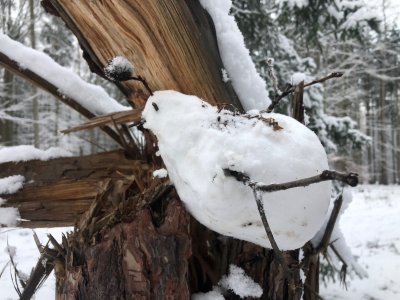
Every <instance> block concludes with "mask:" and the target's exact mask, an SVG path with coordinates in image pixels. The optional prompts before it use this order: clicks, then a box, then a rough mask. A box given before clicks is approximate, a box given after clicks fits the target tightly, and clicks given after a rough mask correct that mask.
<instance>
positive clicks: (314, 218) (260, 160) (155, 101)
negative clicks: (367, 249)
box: [142, 91, 331, 250]
mask: <svg viewBox="0 0 400 300" xmlns="http://www.w3.org/2000/svg"><path fill="white" fill-rule="evenodd" d="M155 107H157V108H158V110H156V109H155ZM142 117H143V119H144V120H145V125H144V126H145V127H146V128H148V129H149V130H151V131H152V132H153V133H154V134H155V135H156V136H157V139H158V147H159V152H160V154H161V157H162V159H163V161H164V163H165V166H166V168H167V170H168V175H169V177H170V179H171V181H172V182H173V183H174V185H175V187H176V190H177V192H178V194H179V196H180V198H181V199H182V201H183V202H184V203H185V206H186V208H187V209H188V211H189V212H190V213H191V214H192V215H193V216H194V217H195V218H196V219H197V220H198V221H199V222H200V223H202V224H204V225H205V226H207V227H208V228H210V229H212V230H214V231H216V232H218V233H220V234H223V235H227V236H231V237H235V238H238V239H242V240H245V241H249V242H252V243H255V244H258V245H260V246H263V247H266V248H271V245H270V242H269V240H268V238H267V236H266V233H265V230H264V227H263V224H262V222H261V218H260V216H259V212H258V210H257V206H256V202H255V200H254V197H253V193H252V190H251V188H250V187H248V186H245V185H244V184H242V183H241V182H238V181H237V180H236V179H234V178H232V177H230V176H226V175H225V174H224V171H223V170H224V169H230V170H233V171H239V172H243V173H245V174H247V175H248V176H249V177H250V179H251V180H252V181H255V182H259V183H264V184H272V183H284V182H288V181H293V180H297V179H301V178H305V177H310V176H315V175H318V174H320V173H321V172H322V171H323V170H326V169H328V160H327V156H326V153H325V150H324V148H323V147H322V145H321V143H320V141H319V140H318V137H317V136H316V135H315V134H314V133H313V132H312V131H311V130H309V129H308V128H307V127H305V126H304V125H302V124H301V123H299V122H297V121H296V120H294V119H293V118H290V117H288V116H284V115H280V114H274V113H271V114H263V115H262V116H259V115H255V114H253V115H238V114H235V113H232V112H230V111H227V110H222V111H219V110H218V109H217V108H216V107H213V106H211V105H209V104H208V103H206V102H204V101H202V100H201V99H199V98H198V97H196V96H188V95H184V94H181V93H178V92H175V91H159V92H156V93H155V94H154V96H152V97H150V98H149V99H148V101H147V104H146V107H145V109H144V111H143V114H142ZM261 117H262V118H261ZM263 118H264V119H263ZM268 120H270V121H271V120H272V121H274V122H277V123H278V125H279V127H281V128H282V129H277V128H278V127H275V126H272V125H271V122H269V121H268ZM330 193H331V183H330V182H321V183H317V184H313V185H310V186H307V187H298V188H294V189H289V190H286V191H279V192H273V193H266V194H263V204H264V208H265V212H266V216H267V219H268V221H269V224H270V227H271V229H272V232H273V234H274V237H275V239H276V241H277V243H278V246H279V247H280V248H281V249H283V250H291V249H297V248H300V247H302V246H303V245H304V244H305V243H306V242H307V241H309V240H310V239H311V238H312V237H313V236H314V235H315V233H316V232H317V231H318V230H319V229H320V228H321V226H322V224H323V222H324V220H325V215H326V213H327V210H328V207H329V202H330Z"/></svg>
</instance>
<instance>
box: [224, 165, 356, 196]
mask: <svg viewBox="0 0 400 300" xmlns="http://www.w3.org/2000/svg"><path fill="white" fill-rule="evenodd" d="M224 173H225V176H231V177H234V178H235V179H236V180H237V181H240V182H242V183H243V184H245V185H248V186H249V187H251V188H255V189H256V190H257V191H261V192H266V193H270V192H276V191H283V190H287V189H292V188H295V187H301V186H303V187H304V186H308V185H310V184H314V183H318V182H322V181H327V180H338V181H341V182H343V183H346V184H348V185H350V186H356V185H357V184H358V174H357V173H348V174H347V173H340V172H337V171H331V170H325V171H323V172H322V173H321V174H319V175H316V176H312V177H308V178H303V179H299V180H294V181H290V182H285V183H273V184H268V185H266V184H262V183H258V182H254V181H251V180H250V177H249V176H248V175H246V174H245V173H242V172H238V171H233V170H230V169H224Z"/></svg>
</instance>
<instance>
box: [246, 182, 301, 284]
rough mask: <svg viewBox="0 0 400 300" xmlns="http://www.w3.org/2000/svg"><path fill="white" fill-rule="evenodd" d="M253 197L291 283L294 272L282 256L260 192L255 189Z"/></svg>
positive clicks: (278, 258) (275, 252)
mask: <svg viewBox="0 0 400 300" xmlns="http://www.w3.org/2000/svg"><path fill="white" fill-rule="evenodd" d="M253 195H254V199H256V203H257V208H258V212H259V213H260V217H261V221H262V223H263V225H264V229H265V232H266V233H267V237H268V240H269V242H270V243H271V247H272V250H273V251H274V254H275V256H276V259H277V261H278V262H279V264H280V265H281V266H282V269H283V273H284V274H285V277H286V278H287V279H288V280H289V281H290V280H291V279H292V277H293V272H292V271H291V270H290V268H289V267H288V265H287V264H286V262H285V259H284V257H283V255H282V251H281V250H280V249H279V247H278V244H277V243H276V241H275V238H274V235H273V233H272V230H271V227H270V226H269V223H268V220H267V216H266V214H265V211H264V205H263V203H262V195H261V193H260V191H258V190H257V189H256V188H255V187H253Z"/></svg>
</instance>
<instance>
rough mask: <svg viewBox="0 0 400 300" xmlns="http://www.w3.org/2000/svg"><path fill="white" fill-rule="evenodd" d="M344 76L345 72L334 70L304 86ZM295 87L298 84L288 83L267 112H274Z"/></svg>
mask: <svg viewBox="0 0 400 300" xmlns="http://www.w3.org/2000/svg"><path fill="white" fill-rule="evenodd" d="M342 76H343V73H342V72H332V73H330V74H328V75H327V76H325V77H322V78H320V79H316V80H313V81H311V82H309V83H306V84H305V85H304V87H305V88H306V87H309V86H312V85H314V84H317V83H323V82H325V81H327V80H329V79H331V78H339V77H342ZM295 88H296V86H293V85H291V84H288V85H287V86H286V89H285V90H284V91H283V92H282V93H280V94H279V95H278V96H276V97H275V98H274V100H273V101H272V102H271V104H270V105H269V106H268V108H267V110H266V112H267V113H270V112H272V111H273V110H274V108H275V106H276V105H277V104H278V103H279V101H280V100H282V98H284V97H286V96H287V95H290V94H292V93H293V92H294V91H295Z"/></svg>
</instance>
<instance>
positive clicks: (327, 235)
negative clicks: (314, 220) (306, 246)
mask: <svg viewBox="0 0 400 300" xmlns="http://www.w3.org/2000/svg"><path fill="white" fill-rule="evenodd" d="M342 204H343V196H342V194H340V195H339V197H338V198H337V199H336V200H335V202H334V204H333V209H332V213H331V215H330V217H329V220H328V223H327V225H326V228H325V232H324V235H323V237H322V239H321V241H320V243H319V245H318V246H317V247H316V248H315V249H314V251H315V253H320V252H325V251H326V249H327V248H328V246H329V242H330V240H331V236H332V232H333V229H334V228H335V224H336V221H337V218H338V216H339V212H340V208H341V207H342Z"/></svg>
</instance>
